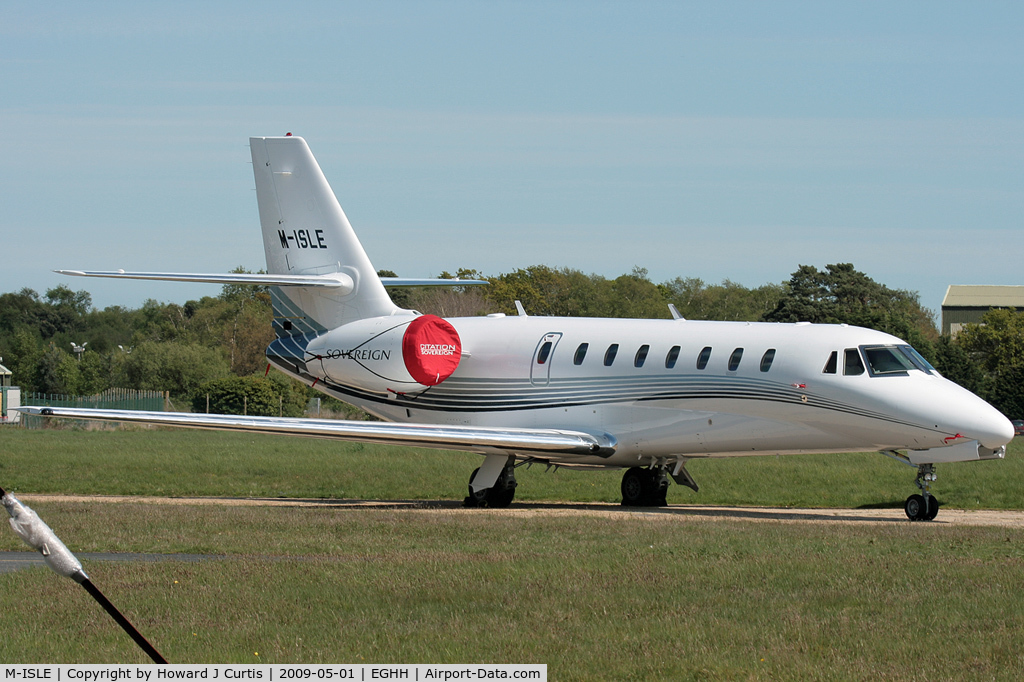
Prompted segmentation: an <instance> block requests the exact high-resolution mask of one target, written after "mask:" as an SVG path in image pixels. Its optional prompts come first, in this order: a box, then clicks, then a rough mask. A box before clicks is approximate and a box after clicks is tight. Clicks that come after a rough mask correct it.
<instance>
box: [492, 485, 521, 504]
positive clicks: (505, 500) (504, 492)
mask: <svg viewBox="0 0 1024 682" xmlns="http://www.w3.org/2000/svg"><path fill="white" fill-rule="evenodd" d="M515 496H516V489H515V488H502V489H499V487H498V486H494V487H493V488H488V489H487V506H488V507H494V508H495V509H504V508H505V507H507V506H509V505H510V504H512V500H513V499H514V498H515Z"/></svg>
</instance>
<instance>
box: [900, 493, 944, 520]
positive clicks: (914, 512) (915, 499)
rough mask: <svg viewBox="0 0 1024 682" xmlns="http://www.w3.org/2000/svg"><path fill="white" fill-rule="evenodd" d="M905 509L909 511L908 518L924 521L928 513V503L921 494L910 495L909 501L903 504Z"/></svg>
mask: <svg viewBox="0 0 1024 682" xmlns="http://www.w3.org/2000/svg"><path fill="white" fill-rule="evenodd" d="M903 511H905V512H906V513H907V518H908V519H910V520H911V521H923V520H924V519H925V517H926V516H927V515H928V507H927V504H926V503H925V501H924V498H923V497H921V496H920V495H911V496H910V497H908V498H907V501H906V502H905V503H904V504H903ZM936 511H938V507H936Z"/></svg>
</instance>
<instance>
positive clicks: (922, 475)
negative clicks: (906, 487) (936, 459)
mask: <svg viewBox="0 0 1024 682" xmlns="http://www.w3.org/2000/svg"><path fill="white" fill-rule="evenodd" d="M934 482H935V465H934V464H920V465H918V467H917V479H916V480H915V481H914V483H915V484H917V487H918V488H920V489H921V494H920V495H911V496H910V497H908V498H907V501H906V502H905V503H904V504H903V510H904V511H905V512H907V518H908V519H910V520H911V521H931V520H933V519H934V518H935V516H936V515H937V514H938V513H939V501H938V500H937V499H935V496H934V495H932V493H931V486H932V483H934Z"/></svg>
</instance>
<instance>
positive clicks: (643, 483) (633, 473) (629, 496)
mask: <svg viewBox="0 0 1024 682" xmlns="http://www.w3.org/2000/svg"><path fill="white" fill-rule="evenodd" d="M647 479H648V476H647V472H646V471H645V470H644V469H640V468H639V467H633V468H631V469H627V470H626V473H625V474H623V475H622V486H621V488H620V489H621V490H622V506H624V507H643V506H645V505H646V503H647V488H648V487H649V486H648V484H647Z"/></svg>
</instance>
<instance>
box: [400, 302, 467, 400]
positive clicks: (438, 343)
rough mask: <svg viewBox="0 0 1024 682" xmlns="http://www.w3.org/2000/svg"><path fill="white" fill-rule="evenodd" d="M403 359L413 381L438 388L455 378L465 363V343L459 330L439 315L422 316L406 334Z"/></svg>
mask: <svg viewBox="0 0 1024 682" xmlns="http://www.w3.org/2000/svg"><path fill="white" fill-rule="evenodd" d="M402 359H404V360H405V368H406V369H407V370H409V374H410V376H412V378H413V379H415V380H416V381H418V382H419V383H421V384H423V385H424V386H436V385H437V384H439V383H441V382H442V381H444V380H445V379H447V378H448V377H450V376H451V375H452V372H454V371H455V368H456V367H458V366H459V360H461V359H462V340H461V339H460V338H459V333H458V332H457V331H455V327H453V326H451V325H450V324H448V323H447V322H445V321H444V320H442V319H441V318H440V317H438V316H436V315H421V316H420V317H417V318H416V319H415V320H413V321H412V323H411V324H410V325H409V327H408V329H406V330H405V336H403V337H402Z"/></svg>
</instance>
